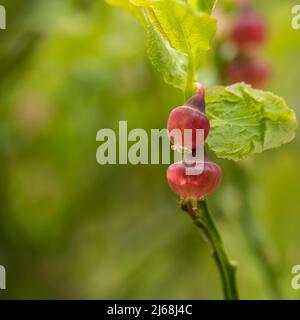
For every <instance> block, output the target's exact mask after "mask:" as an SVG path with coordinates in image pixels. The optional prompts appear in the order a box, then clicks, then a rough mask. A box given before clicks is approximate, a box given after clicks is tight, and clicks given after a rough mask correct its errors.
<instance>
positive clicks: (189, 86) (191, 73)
mask: <svg viewBox="0 0 300 320" xmlns="http://www.w3.org/2000/svg"><path fill="white" fill-rule="evenodd" d="M194 81H195V67H194V62H193V61H192V59H190V61H189V65H188V70H187V79H186V86H185V92H184V101H187V100H188V99H189V98H190V97H191V96H192V95H193V94H194V93H195V92H194V91H195V90H194Z"/></svg>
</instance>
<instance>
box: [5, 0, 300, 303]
mask: <svg viewBox="0 0 300 320" xmlns="http://www.w3.org/2000/svg"><path fill="white" fill-rule="evenodd" d="M220 2H221V4H222V0H221V1H220ZM296 2H297V1H281V0H277V1H272V2H271V1H267V0H263V1H256V2H255V1H254V4H255V7H256V8H257V10H259V11H260V12H261V13H263V14H264V16H265V17H266V19H267V22H268V28H269V41H268V44H267V46H266V48H265V50H264V52H263V53H262V55H263V56H264V57H265V58H266V59H267V60H268V61H269V62H270V63H271V65H272V70H273V74H272V79H271V82H270V84H269V86H268V88H269V89H270V90H271V91H273V92H275V93H276V94H278V95H281V96H283V97H284V98H285V99H286V100H287V102H288V104H289V105H290V106H291V107H293V108H294V110H295V111H296V113H297V114H298V118H299V115H300V95H299V83H300V60H299V57H300V30H298V31H297V30H293V29H292V28H291V19H292V15H291V8H292V6H293V5H295V4H297V3H296ZM1 4H2V5H4V6H5V7H6V10H7V30H6V31H3V30H0V76H1V77H0V108H1V109H0V164H1V168H0V264H1V265H4V266H5V267H6V271H7V290H5V291H4V290H1V291H0V299H7V298H14V299H25V298H27V299H34V298H40V299H44V298H45V299H52V298H56V299H63V298H64V299H74V298H76V299H77V298H78V299H110V298H111V299H141V298H145V299H148V298H156V299H221V298H222V292H221V286H220V279H219V275H218V274H217V271H216V267H215V265H214V262H213V259H212V258H211V257H210V253H209V249H208V248H207V245H206V244H205V243H204V241H203V240H202V238H201V234H200V232H199V231H198V230H197V229H196V228H195V227H194V226H193V224H192V223H191V221H190V220H189V218H188V217H186V216H185V214H183V213H182V212H181V211H180V209H179V207H178V205H177V199H176V196H175V195H174V194H173V193H172V192H171V191H170V189H169V187H168V185H167V182H166V179H165V172H166V168H167V166H166V165H137V166H133V165H126V166H125V165H107V166H100V165H98V164H97V162H96V159H95V154H96V149H97V147H98V146H99V143H97V142H96V141H95V137H96V133H97V131H98V130H99V129H101V128H117V126H118V121H119V120H128V125H129V129H130V128H144V129H146V130H150V129H151V128H163V127H165V125H166V120H167V117H168V113H169V112H170V110H171V108H172V107H174V106H177V105H180V104H181V103H182V95H181V93H180V92H179V91H178V90H175V89H172V88H171V87H169V86H167V85H165V84H164V83H163V80H162V78H161V76H160V74H158V73H157V72H156V71H155V70H154V68H153V67H152V66H151V64H150V62H149V61H148V59H147V55H146V41H145V33H144V30H143V29H142V28H141V27H140V25H139V24H138V23H137V22H136V21H135V20H134V18H132V17H131V16H129V15H128V14H127V13H126V12H123V11H122V10H120V9H117V8H111V7H109V6H108V5H106V4H105V2H104V1H102V0H64V1H60V0H51V1H50V0H49V1H46V0H43V1H41V0H6V1H3V0H2V1H1ZM200 73H201V72H200ZM215 161H217V162H218V163H219V164H220V165H221V166H222V167H223V171H224V179H223V182H222V185H221V187H220V188H219V189H218V191H217V192H216V193H215V194H214V195H212V196H210V197H209V198H208V201H209V204H210V206H211V207H212V209H213V212H214V216H215V218H216V220H217V224H218V226H219V227H220V229H221V232H222V234H223V237H224V242H225V245H226V248H227V249H228V251H229V252H230V254H231V256H232V257H234V258H235V259H236V260H237V261H238V263H239V267H238V283H239V289H240V295H241V298H244V299H269V298H275V297H278V296H279V295H280V297H281V298H284V299H298V298H299V297H300V290H299V291H296V290H293V289H292V288H291V279H292V275H291V268H292V266H293V265H296V264H300V232H299V230H300V228H299V226H300V210H299V208H300V204H299V190H300V169H299V164H300V137H299V135H298V137H296V139H295V140H294V141H293V142H292V143H290V144H288V145H284V146H283V147H281V148H280V149H275V150H272V151H267V152H265V153H264V154H261V155H256V156H253V157H252V158H250V159H248V160H246V161H244V162H243V163H241V164H240V165H234V164H232V163H231V162H229V161H224V160H220V159H215ZM241 172H243V173H241ZM242 175H243V176H242ZM241 177H242V179H241ZM243 190H244V191H245V192H246V196H245V194H244V193H243ZM246 204H248V209H247V210H248V211H249V212H250V213H251V214H252V215H253V216H252V218H249V215H250V214H249V212H248V213H245V210H246V209H245V207H246V206H247V205H246ZM249 208H250V209H251V210H249ZM249 226H250V227H249ZM251 226H252V227H253V226H254V228H255V229H256V232H257V234H254V236H255V237H256V239H257V242H258V243H259V242H260V243H262V245H263V250H264V252H263V255H265V256H266V259H267V261H268V266H269V267H271V268H272V270H273V271H272V272H273V273H274V275H272V274H271V273H272V272H271V271H270V272H269V275H268V270H266V269H264V267H263V266H262V264H261V263H260V262H259V260H258V259H257V255H260V254H261V252H259V250H256V249H255V243H254V242H253V241H252V242H251V240H249V234H251V232H252V231H253V228H252V227H251ZM249 230H250V232H249ZM251 230H252V231H251ZM270 274H271V276H270ZM273 276H275V279H277V280H276V281H277V282H278V283H276V284H275V283H274V281H275V280H274V279H273ZM272 279H273V280H272ZM272 281H273V283H272ZM276 281H275V282H276ZM276 286H277V288H276ZM276 290H277V292H275V291H276Z"/></svg>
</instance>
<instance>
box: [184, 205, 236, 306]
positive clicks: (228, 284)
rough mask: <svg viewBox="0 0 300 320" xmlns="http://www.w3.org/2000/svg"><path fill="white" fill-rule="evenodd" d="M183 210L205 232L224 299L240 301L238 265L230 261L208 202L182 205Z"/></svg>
mask: <svg viewBox="0 0 300 320" xmlns="http://www.w3.org/2000/svg"><path fill="white" fill-rule="evenodd" d="M182 209H183V210H185V211H186V212H188V213H189V215H190V216H191V217H192V219H193V220H194V222H195V225H196V226H197V227H199V228H200V229H201V230H202V231H203V233H204V235H205V237H206V238H207V240H208V242H209V244H210V246H211V249H212V256H213V258H214V260H215V262H216V265H217V267H218V270H219V273H220V277H221V281H222V287H223V292H224V299H225V300H238V299H239V297H238V290H237V285H236V279H235V276H236V263H235V261H232V260H230V259H229V257H228V255H227V253H226V251H225V249H224V246H223V242H222V239H221V236H220V234H219V232H218V230H217V227H216V225H215V223H214V221H213V218H212V216H211V214H210V212H209V209H208V206H207V203H206V200H204V201H200V202H199V203H198V204H196V205H195V204H194V205H193V204H191V203H189V204H188V205H182Z"/></svg>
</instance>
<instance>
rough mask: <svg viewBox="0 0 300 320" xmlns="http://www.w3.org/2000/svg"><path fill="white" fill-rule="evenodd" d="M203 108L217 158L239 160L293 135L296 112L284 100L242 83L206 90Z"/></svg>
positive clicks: (277, 144)
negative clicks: (208, 122) (209, 125)
mask: <svg viewBox="0 0 300 320" xmlns="http://www.w3.org/2000/svg"><path fill="white" fill-rule="evenodd" d="M206 108H207V109H206V113H207V116H208V118H209V120H210V123H211V131H210V134H209V137H208V139H207V145H208V147H209V149H210V150H212V151H214V152H215V153H216V155H217V156H218V157H220V158H226V159H230V160H235V161H238V160H241V159H243V158H245V157H246V156H249V155H251V154H253V153H260V152H262V151H264V150H267V149H271V148H276V147H279V146H281V145H282V144H284V143H287V142H290V141H291V140H292V139H293V138H294V137H295V130H296V128H297V120H296V116H295V113H294V112H293V110H292V109H290V108H289V107H288V106H287V104H286V102H285V101H284V100H283V99H282V98H281V97H278V96H276V95H274V94H273V93H271V92H266V91H261V90H255V89H253V88H251V87H250V86H249V85H246V84H245V83H238V84H235V85H232V86H229V87H214V88H212V89H210V90H208V92H207V95H206Z"/></svg>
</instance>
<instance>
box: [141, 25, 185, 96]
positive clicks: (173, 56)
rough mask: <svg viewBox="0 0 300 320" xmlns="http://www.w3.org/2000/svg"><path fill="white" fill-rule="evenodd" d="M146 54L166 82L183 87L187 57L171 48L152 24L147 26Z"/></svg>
mask: <svg viewBox="0 0 300 320" xmlns="http://www.w3.org/2000/svg"><path fill="white" fill-rule="evenodd" d="M147 36H148V55H149V58H150V60H151V62H152V64H153V65H154V66H155V67H156V69H157V70H158V71H159V72H160V73H162V75H163V77H164V80H165V82H166V83H168V84H170V85H173V86H174V87H176V88H179V89H182V90H184V89H185V83H186V78H187V65H188V57H187V55H186V54H184V53H181V52H178V51H177V50H175V49H173V48H172V47H171V46H170V44H169V43H168V41H167V40H166V39H165V38H163V37H162V36H161V35H160V34H159V33H158V32H157V31H156V30H155V29H154V28H153V27H152V26H150V25H149V27H148V33H147Z"/></svg>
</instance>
